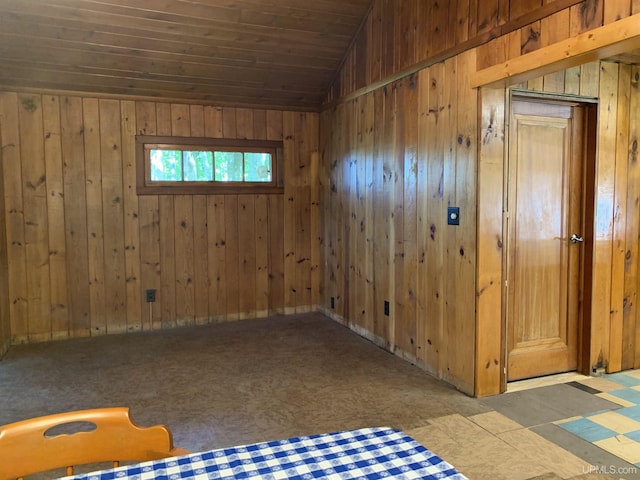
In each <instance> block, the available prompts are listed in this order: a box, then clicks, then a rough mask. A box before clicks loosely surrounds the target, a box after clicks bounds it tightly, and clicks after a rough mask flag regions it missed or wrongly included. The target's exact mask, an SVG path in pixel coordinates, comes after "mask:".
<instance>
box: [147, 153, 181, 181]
mask: <svg viewBox="0 0 640 480" xmlns="http://www.w3.org/2000/svg"><path fill="white" fill-rule="evenodd" d="M150 157H151V181H153V182H181V181H182V151H180V150H151V152H150Z"/></svg>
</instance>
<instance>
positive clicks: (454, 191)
mask: <svg viewBox="0 0 640 480" xmlns="http://www.w3.org/2000/svg"><path fill="white" fill-rule="evenodd" d="M472 68H473V55H472V54H471V53H467V54H463V55H460V56H458V57H457V58H454V59H451V60H449V61H447V62H444V63H440V64H437V65H435V66H433V67H432V68H429V69H425V70H422V71H421V72H420V73H419V74H417V75H414V76H411V77H407V78H405V79H403V80H401V81H397V82H395V83H393V84H391V85H388V86H387V87H385V88H383V89H379V90H376V91H375V92H372V93H370V94H367V95H364V96H361V97H359V98H358V99H356V100H353V101H350V102H347V103H341V104H339V105H338V106H337V107H335V108H334V109H332V110H327V111H325V112H324V113H323V114H322V120H321V129H320V130H321V148H322V158H323V168H324V172H323V175H322V177H323V178H327V184H326V185H325V188H324V190H323V191H324V197H323V202H324V203H323V206H324V210H323V211H324V222H323V238H324V242H325V243H324V247H325V248H324V254H325V270H324V272H323V273H324V275H323V280H324V282H323V288H322V290H321V292H322V295H321V297H322V303H321V304H322V305H323V306H324V307H325V309H324V311H326V312H327V313H328V314H330V315H332V316H334V317H336V318H338V319H342V320H344V321H345V322H348V323H349V324H350V325H351V326H352V328H354V329H355V330H357V331H359V332H360V333H362V334H364V335H366V336H368V337H370V338H372V339H373V340H376V341H377V342H378V343H380V344H382V345H384V346H386V347H387V348H389V349H391V350H393V351H396V352H397V353H398V354H400V355H402V356H404V357H406V358H408V359H410V360H411V361H416V362H418V363H420V364H421V365H423V366H424V367H425V368H426V369H428V370H429V371H431V372H432V373H434V374H436V375H438V376H440V377H441V378H444V379H446V380H448V381H450V382H451V383H454V384H455V385H456V386H458V387H459V388H460V389H461V390H463V391H466V392H469V393H473V388H474V387H473V382H474V372H473V365H474V360H473V343H474V340H475V314H474V308H475V307H474V301H473V299H474V295H475V286H474V285H475V284H474V281H473V279H474V276H475V264H476V256H475V250H476V247H475V231H476V218H475V206H474V205H475V186H474V183H475V162H476V153H475V152H476V144H477V142H476V116H477V115H476V109H475V105H476V102H477V97H476V92H475V91H473V90H471V89H469V88H466V87H465V86H466V85H468V81H469V79H468V74H469V72H470V71H471V69H472ZM449 206H458V207H460V225H459V226H451V225H447V207H449ZM331 297H333V298H334V305H335V308H334V309H331V308H330V304H331ZM385 301H388V302H389V304H390V305H389V306H390V311H389V315H388V316H387V315H385V312H384V303H385Z"/></svg>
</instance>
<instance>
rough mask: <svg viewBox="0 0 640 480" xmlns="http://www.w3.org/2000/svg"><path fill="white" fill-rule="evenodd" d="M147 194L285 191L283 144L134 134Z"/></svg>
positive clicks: (141, 190)
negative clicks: (282, 165)
mask: <svg viewBox="0 0 640 480" xmlns="http://www.w3.org/2000/svg"><path fill="white" fill-rule="evenodd" d="M136 155H137V164H138V165H137V177H138V179H137V190H138V194H139V195H144V194H154V195H155V194H219V193H248V192H252V193H281V192H282V190H283V189H282V181H281V173H282V172H281V170H282V169H281V168H280V167H281V164H282V160H281V157H282V142H273V141H266V140H265V141H262V140H226V139H213V138H190V137H153V136H148V135H138V136H136Z"/></svg>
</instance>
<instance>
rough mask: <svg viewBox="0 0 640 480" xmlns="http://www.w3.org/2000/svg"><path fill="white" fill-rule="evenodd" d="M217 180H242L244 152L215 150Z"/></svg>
mask: <svg viewBox="0 0 640 480" xmlns="http://www.w3.org/2000/svg"><path fill="white" fill-rule="evenodd" d="M215 165H216V182H241V181H242V152H215Z"/></svg>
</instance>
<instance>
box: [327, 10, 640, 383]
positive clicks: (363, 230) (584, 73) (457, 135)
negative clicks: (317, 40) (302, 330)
mask: <svg viewBox="0 0 640 480" xmlns="http://www.w3.org/2000/svg"><path fill="white" fill-rule="evenodd" d="M436 3H438V2H417V1H407V2H403V6H402V8H400V9H396V8H394V6H395V4H394V2H392V1H391V0H378V1H376V2H375V3H374V5H373V9H372V13H371V16H370V17H369V18H368V20H367V22H365V24H364V28H363V30H362V31H361V32H360V34H359V36H358V38H357V39H356V41H355V42H354V45H353V47H352V50H351V51H350V52H349V54H348V55H347V57H346V61H345V64H344V66H343V69H342V70H341V72H340V75H339V76H338V77H337V79H336V82H335V83H334V85H333V88H332V89H331V91H330V92H329V94H328V97H327V108H326V110H325V111H324V112H323V113H322V115H321V129H320V130H321V153H322V162H321V163H322V167H321V168H322V171H323V172H325V173H323V174H322V175H321V178H323V179H326V180H325V181H326V184H324V185H323V197H322V201H323V209H322V214H323V223H322V229H323V230H322V237H323V238H324V242H325V243H324V248H323V251H324V265H325V270H324V272H323V276H322V284H321V290H320V291H321V303H320V305H321V308H322V309H323V311H325V312H326V313H328V314H329V315H332V316H333V317H334V318H336V319H338V320H340V321H342V322H344V323H345V324H348V325H349V326H350V327H351V328H353V329H354V330H356V331H359V332H360V333H362V334H364V335H366V336H368V337H369V338H371V339H373V340H375V341H376V342H377V343H379V344H380V345H383V346H385V347H386V348H388V349H389V350H391V351H395V352H396V353H397V354H399V355H401V356H404V357H406V358H409V359H411V360H412V361H416V362H417V363H419V364H421V365H422V366H423V367H424V368H425V369H426V370H428V371H430V372H431V373H434V374H435V375H437V376H439V377H440V378H443V379H446V380H447V381H449V382H451V383H452V384H454V385H455V386H456V387H458V388H459V389H461V390H463V391H465V392H467V393H472V394H476V395H487V394H494V393H498V392H499V390H500V388H501V387H502V385H501V383H500V371H501V370H502V368H503V366H504V363H503V362H504V358H502V355H503V352H502V348H501V340H500V338H501V336H500V331H501V328H502V323H501V322H502V320H501V313H500V312H501V304H502V298H501V285H502V278H501V274H502V246H503V245H502V242H503V238H502V208H501V205H502V188H503V183H502V182H503V159H504V155H505V146H504V135H505V131H504V126H505V119H504V115H505V91H504V90H491V91H485V92H483V94H482V97H480V96H479V95H478V91H474V90H472V89H470V88H469V83H468V77H469V75H470V74H471V73H472V72H475V71H476V68H480V67H482V66H488V65H492V64H495V63H498V62H502V61H506V60H507V59H509V58H513V57H516V56H519V55H521V54H523V53H526V52H528V51H531V50H533V49H536V48H540V47H542V46H545V45H548V44H551V43H554V42H557V41H560V40H562V39H563V38H567V37H568V36H569V35H574V34H576V33H579V32H582V31H586V30H589V29H592V28H596V27H598V26H600V25H602V24H603V23H609V22H613V21H615V20H617V19H619V18H622V17H625V16H628V15H630V14H632V13H636V11H637V10H639V9H640V5H639V4H638V2H634V1H631V0H622V1H613V0H608V1H605V2H603V1H598V0H584V1H582V2H580V1H573V2H571V1H563V0H556V1H554V2H542V1H539V0H535V1H530V2H520V1H518V2H515V1H511V2H505V1H498V0H479V1H477V2H468V1H457V2H450V8H449V9H448V11H447V12H442V11H440V7H439V6H436ZM423 8H425V10H422V9H423ZM419 19H423V20H422V21H420V20H419ZM485 35H486V36H485ZM494 37H495V40H492V38H494ZM487 42H488V43H487ZM485 43H486V45H485ZM476 62H477V67H476ZM612 69H614V70H615V72H612V71H611V70H612ZM412 71H413V72H415V73H413V74H411V72H412ZM634 72H635V67H626V66H617V65H615V64H610V63H603V64H602V67H600V65H599V64H589V65H585V66H583V67H578V68H574V69H571V70H568V71H567V72H562V73H559V74H554V75H548V76H546V77H544V78H541V79H533V80H532V81H531V82H529V83H528V84H527V85H522V86H521V87H522V88H527V89H532V90H537V89H539V90H546V91H556V92H568V93H576V94H581V95H587V96H592V97H600V98H601V107H600V112H601V121H600V124H599V131H598V135H599V142H598V156H599V158H598V162H599V163H598V170H597V177H596V179H595V182H596V185H597V192H596V197H595V199H594V202H596V220H595V224H594V235H596V236H597V235H600V234H602V235H603V237H602V238H603V240H604V241H603V242H602V243H600V244H599V245H598V246H597V247H596V248H595V249H594V256H595V258H594V265H596V264H597V268H596V267H595V266H594V277H595V279H594V285H593V296H594V301H593V307H592V312H591V313H592V316H593V317H594V318H597V320H596V321H594V323H593V328H592V332H591V342H592V344H591V345H590V348H591V355H592V357H593V358H592V360H593V361H594V362H597V361H598V360H599V359H600V360H606V362H607V364H608V365H609V368H610V369H612V368H613V367H615V365H616V361H615V359H616V358H618V359H619V360H618V361H619V363H620V365H622V364H624V365H630V364H631V363H630V362H631V361H632V360H631V358H632V357H633V358H634V360H633V362H636V360H635V358H638V355H637V354H635V353H631V352H635V351H636V350H638V351H639V352H640V339H639V341H638V342H636V341H635V338H636V337H637V336H638V328H636V327H635V324H636V317H637V315H636V313H635V308H634V307H633V304H634V302H635V296H636V291H637V283H638V280H637V278H638V274H637V265H638V262H637V261H636V260H635V255H637V252H635V251H634V248H636V249H637V248H638V247H637V237H638V235H637V230H638V228H639V227H638V226H640V215H639V212H637V211H636V208H637V205H636V203H634V202H636V200H637V198H638V193H636V190H637V188H638V187H637V186H635V183H636V182H635V180H634V178H635V173H634V172H635V168H634V165H635V163H628V162H631V161H632V160H631V159H632V158H635V157H634V155H635V154H634V153H633V152H635V151H636V150H637V149H636V147H634V143H633V139H632V137H633V136H634V135H635V133H634V131H635V130H636V129H637V126H634V125H635V124H634V122H635V120H630V118H631V117H633V116H632V115H631V116H629V112H631V111H633V110H631V109H632V108H636V106H635V103H634V102H637V97H636V96H635V95H634V94H633V89H636V88H637V82H638V80H637V78H638V77H636V76H635V75H636V74H635V73H634ZM609 77H611V78H609ZM614 86H615V88H614ZM629 92H631V93H630V94H629ZM479 101H482V109H478V102H479ZM612 109H613V110H612ZM625 112H627V113H626V114H625ZM625 115H626V116H625ZM603 118H604V119H605V121H604V122H603V120H602V119H603ZM625 132H626V133H625ZM625 137H627V139H628V144H627V139H625ZM636 143H637V142H636ZM629 152H631V153H629ZM478 169H480V174H479V172H478ZM496 179H497V181H496ZM616 192H617V193H616ZM448 206H458V207H460V211H461V213H460V226H457V227H455V226H449V225H447V224H446V222H447V207H448ZM614 219H615V222H614ZM598 229H600V230H598ZM607 229H608V230H607ZM604 232H609V233H608V234H606V233H604ZM614 232H619V233H618V234H617V235H618V237H617V238H618V239H622V236H624V239H625V241H624V243H620V241H619V240H617V241H616V242H615V243H614V240H613V239H614V237H615V235H616V234H615V233H614ZM607 235H608V236H607ZM607 239H608V240H607ZM614 245H615V247H614ZM612 259H613V260H612ZM623 260H624V261H623ZM495 272H498V273H497V275H494V274H495ZM615 285H618V287H615ZM612 292H614V293H612ZM332 298H333V299H334V306H335V307H334V308H333V309H332V308H331V299H332ZM385 300H387V301H390V305H391V309H390V315H389V316H386V315H385V314H384V301H385ZM610 311H611V313H610ZM618 317H619V320H616V318H618ZM629 338H631V339H633V340H629ZM631 341H633V345H631ZM636 345H638V347H636ZM616 349H617V350H616ZM618 351H619V352H618ZM612 371H614V370H612Z"/></svg>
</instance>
